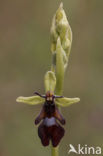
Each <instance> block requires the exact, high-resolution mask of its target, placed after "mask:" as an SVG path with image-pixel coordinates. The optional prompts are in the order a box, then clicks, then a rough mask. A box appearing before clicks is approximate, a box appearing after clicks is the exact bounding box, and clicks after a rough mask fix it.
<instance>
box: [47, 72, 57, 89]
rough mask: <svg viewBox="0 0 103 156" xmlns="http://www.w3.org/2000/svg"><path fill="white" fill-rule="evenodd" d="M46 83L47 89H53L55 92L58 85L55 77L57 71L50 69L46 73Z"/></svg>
mask: <svg viewBox="0 0 103 156" xmlns="http://www.w3.org/2000/svg"><path fill="white" fill-rule="evenodd" d="M44 84H45V91H46V92H47V91H52V92H54V90H55V86H56V77H55V73H54V72H52V71H48V72H47V73H46V74H45V78H44Z"/></svg>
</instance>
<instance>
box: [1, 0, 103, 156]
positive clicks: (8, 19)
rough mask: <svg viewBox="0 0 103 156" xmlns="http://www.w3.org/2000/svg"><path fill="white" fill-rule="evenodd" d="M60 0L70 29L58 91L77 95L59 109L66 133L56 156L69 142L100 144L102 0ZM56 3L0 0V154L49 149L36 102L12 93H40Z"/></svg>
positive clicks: (45, 155)
mask: <svg viewBox="0 0 103 156" xmlns="http://www.w3.org/2000/svg"><path fill="white" fill-rule="evenodd" d="M63 3H64V9H65V11H66V14H67V17H68V20H69V23H70V25H71V28H72V31H73V44H72V49H71V55H70V59H69V65H68V68H67V71H66V75H65V83H64V95H65V96H67V97H80V99H81V101H80V103H78V104H74V105H72V106H70V107H69V108H66V109H65V108H63V109H62V113H63V115H64V116H65V119H66V126H65V129H66V133H65V136H64V138H63V140H62V141H61V144H60V156H68V150H69V144H73V145H74V146H75V147H77V145H78V144H81V145H83V146H84V145H85V144H87V145H88V146H94V147H95V146H101V147H102V145H103V95H102V94H103V0H63ZM59 4H60V1H59V0H52V1H51V0H45V1H41V0H29V1H28V0H25V1H24V0H1V1H0V156H28V155H30V156H49V155H50V148H49V147H47V148H44V147H43V146H42V145H41V142H40V140H39V138H38V135H37V127H36V126H35V125H34V119H35V117H36V116H37V114H38V113H39V111H40V108H41V106H28V105H25V104H20V103H16V101H15V99H16V98H17V97H18V96H20V95H23V96H31V95H33V92H34V91H38V92H40V93H44V82H43V79H44V74H45V72H46V71H47V70H49V69H50V64H51V52H50V27H51V20H52V17H53V15H54V13H55V11H56V10H57V8H58V6H59ZM102 152H103V151H102ZM72 155H73V154H71V156H72Z"/></svg>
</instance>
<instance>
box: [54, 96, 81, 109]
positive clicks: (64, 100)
mask: <svg viewBox="0 0 103 156" xmlns="http://www.w3.org/2000/svg"><path fill="white" fill-rule="evenodd" d="M79 101H80V98H66V97H63V98H57V99H55V103H56V104H57V105H58V106H62V107H67V106H70V105H71V104H74V103H77V102H79Z"/></svg>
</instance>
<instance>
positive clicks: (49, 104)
mask: <svg viewBox="0 0 103 156" xmlns="http://www.w3.org/2000/svg"><path fill="white" fill-rule="evenodd" d="M71 44H72V31H71V28H70V25H69V23H68V20H67V17H66V14H65V12H64V10H63V4H62V3H61V4H60V7H59V9H58V10H57V12H56V14H55V15H54V17H53V21H52V26H51V51H52V60H53V61H52V65H51V70H50V71H48V72H47V73H46V74H45V77H44V84H45V94H44V95H41V94H40V93H38V92H35V96H30V97H22V96H20V97H18V98H17V100H16V101H17V102H23V103H26V104H30V105H38V104H43V105H42V108H41V111H40V113H39V115H38V116H37V117H36V119H35V124H36V125H37V124H39V123H40V125H39V127H38V135H39V137H40V139H41V142H42V144H43V145H44V146H48V145H49V143H50V141H51V142H52V146H53V147H56V146H58V144H59V142H60V140H61V139H62V137H63V136H64V133H65V130H64V128H63V127H62V126H61V124H62V125H64V124H65V119H64V118H63V116H62V114H61V112H60V110H59V107H67V106H70V105H71V104H73V103H77V102H79V101H80V99H79V98H67V97H64V96H63V95H62V94H63V81H64V73H65V70H66V67H67V64H68V59H69V54H70V49H71Z"/></svg>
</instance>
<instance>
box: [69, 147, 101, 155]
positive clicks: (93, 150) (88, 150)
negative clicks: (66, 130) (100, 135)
mask: <svg viewBox="0 0 103 156" xmlns="http://www.w3.org/2000/svg"><path fill="white" fill-rule="evenodd" d="M69 147H70V148H69V151H68V154H70V153H75V154H85V155H86V154H97V155H99V154H101V153H102V149H101V147H99V146H98V147H88V146H87V145H84V146H81V145H80V144H78V146H77V148H75V147H74V146H73V145H72V144H70V145H69Z"/></svg>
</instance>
